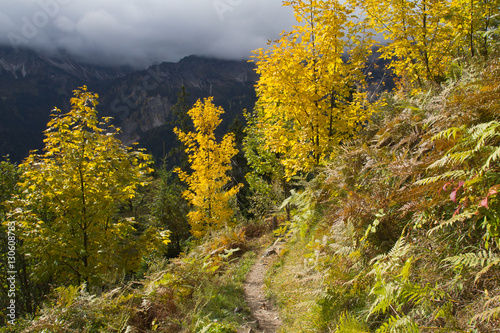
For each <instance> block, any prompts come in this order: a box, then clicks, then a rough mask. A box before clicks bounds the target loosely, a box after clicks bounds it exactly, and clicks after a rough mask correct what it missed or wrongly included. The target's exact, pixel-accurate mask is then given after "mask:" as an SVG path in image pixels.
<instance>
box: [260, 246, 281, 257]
mask: <svg viewBox="0 0 500 333" xmlns="http://www.w3.org/2000/svg"><path fill="white" fill-rule="evenodd" d="M274 254H278V253H277V252H276V249H275V248H274V247H271V248H269V249H267V250H266V251H264V253H263V254H262V256H263V257H270V256H272V255H274Z"/></svg>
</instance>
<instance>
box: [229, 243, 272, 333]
mask: <svg viewBox="0 0 500 333" xmlns="http://www.w3.org/2000/svg"><path fill="white" fill-rule="evenodd" d="M274 254H276V250H275V248H274V247H271V248H269V249H268V250H266V251H265V252H264V254H263V255H262V256H260V257H259V260H257V262H256V263H255V264H254V265H253V267H252V268H251V270H250V272H249V273H248V276H247V280H246V281H245V285H244V289H245V298H246V300H247V303H248V306H249V307H250V310H251V311H252V316H253V317H254V320H255V321H254V322H251V323H248V324H247V325H246V326H245V327H243V328H241V329H240V330H238V332H241V333H250V332H254V333H262V332H265V333H274V332H277V330H278V328H279V327H280V326H281V320H280V319H279V317H278V313H277V312H276V311H274V310H273V307H272V306H271V304H269V302H268V301H267V300H266V296H265V294H264V289H263V286H264V277H265V275H266V271H267V267H266V266H267V262H268V261H269V257H270V256H271V255H274Z"/></svg>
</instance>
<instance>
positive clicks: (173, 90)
mask: <svg viewBox="0 0 500 333" xmlns="http://www.w3.org/2000/svg"><path fill="white" fill-rule="evenodd" d="M256 79H257V76H256V74H255V72H254V70H253V65H252V64H249V63H247V62H246V61H225V60H216V59H207V58H201V57H196V56H190V57H187V58H184V59H182V60H181V61H180V62H178V63H162V64H158V65H154V66H151V67H150V68H148V69H146V70H141V71H133V70H132V69H131V68H107V67H96V66H90V65H82V64H79V63H77V62H75V61H72V60H69V59H66V58H64V57H63V56H59V57H57V58H55V57H47V56H43V55H40V54H37V53H34V52H32V51H27V50H26V51H23V50H21V51H18V52H16V51H14V50H12V49H8V48H4V49H1V48H0V156H5V155H9V156H10V158H11V160H13V161H20V160H22V159H23V158H24V157H26V156H27V154H28V153H29V150H32V149H41V148H42V147H43V143H42V140H43V130H45V128H46V125H47V122H48V120H49V114H50V111H51V110H52V109H53V108H54V107H56V106H57V107H58V108H60V109H61V110H63V111H65V110H68V109H69V99H70V98H71V97H72V91H73V90H74V89H76V88H78V87H80V86H82V85H84V84H85V85H87V86H88V88H89V90H90V91H93V92H96V93H98V94H99V103H100V105H99V106H98V111H99V114H100V116H112V117H113V118H114V122H115V125H116V126H118V127H121V129H122V131H123V133H122V137H121V139H122V141H123V142H125V143H132V142H135V141H138V142H140V143H141V145H142V146H144V147H146V148H148V149H149V150H150V151H151V152H152V153H153V154H154V155H155V156H156V157H157V158H160V157H161V156H162V155H163V154H165V153H166V152H168V150H169V149H170V148H171V147H173V146H175V145H176V140H175V136H174V134H173V132H172V128H173V125H171V124H169V122H170V121H171V120H172V112H171V111H172V106H173V105H174V104H175V103H176V102H177V98H178V96H177V95H178V93H179V91H180V90H181V87H182V86H185V88H186V91H187V92H188V93H189V101H188V102H189V104H190V105H192V104H194V103H195V102H196V100H197V99H198V98H205V97H209V96H214V103H215V104H216V105H220V106H222V107H223V108H224V110H225V111H226V113H225V115H224V121H223V125H222V126H221V128H220V132H221V133H222V132H223V131H224V130H225V129H227V126H228V125H229V124H230V123H231V121H232V120H233V119H234V118H238V117H241V114H242V110H243V109H245V108H247V109H251V108H252V107H253V105H254V103H255V92H254V88H253V86H254V84H255V81H256Z"/></svg>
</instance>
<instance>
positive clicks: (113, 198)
mask: <svg viewBox="0 0 500 333" xmlns="http://www.w3.org/2000/svg"><path fill="white" fill-rule="evenodd" d="M74 93H75V97H74V98H72V99H71V105H72V107H71V110H70V111H69V112H68V113H65V114H61V111H60V110H59V109H57V108H56V109H54V111H53V113H52V119H51V120H50V122H49V123H48V128H47V130H46V131H45V140H44V142H45V148H44V153H43V154H37V153H36V152H32V153H31V154H30V155H29V157H28V158H27V159H26V160H25V161H24V163H23V164H21V165H20V168H21V170H22V182H21V183H20V188H21V191H22V194H21V195H20V196H19V197H18V198H17V200H15V202H14V204H15V207H14V209H13V212H12V216H11V218H12V219H16V222H17V224H18V225H19V227H20V229H21V230H22V235H20V238H22V240H23V247H22V249H21V250H22V252H23V253H24V254H25V255H26V256H27V257H28V258H29V259H30V260H32V266H31V268H32V270H33V273H34V277H35V279H36V280H41V281H50V282H51V283H54V284H55V285H57V284H64V285H68V284H76V285H79V284H81V283H83V282H86V283H87V284H90V285H100V284H102V283H103V278H112V277H113V276H115V277H117V278H119V277H120V276H122V274H125V273H127V272H130V271H133V270H134V269H136V268H137V267H138V266H139V264H140V262H141V257H142V255H144V254H145V253H149V252H151V251H152V250H153V249H155V248H156V247H157V246H159V245H160V244H161V241H164V242H167V243H168V232H167V231H161V230H158V229H154V228H148V229H146V230H144V231H143V232H142V233H141V232H138V230H137V228H136V223H135V221H134V219H133V218H124V217H120V216H119V214H118V210H119V208H120V206H121V205H125V204H127V203H128V201H129V200H130V199H132V198H133V197H134V196H135V195H136V193H137V190H138V188H139V187H140V186H142V185H145V184H146V183H147V182H148V175H149V174H150V173H151V171H152V169H151V168H150V163H151V159H150V157H149V155H147V154H145V153H144V152H143V151H141V150H133V149H132V148H128V147H125V146H124V145H122V143H121V142H120V140H119V139H117V138H116V134H117V133H118V130H117V129H114V128H113V127H112V126H110V125H108V122H109V120H110V119H109V118H103V119H102V120H99V119H98V118H97V110H96V106H97V104H98V102H97V97H98V96H97V95H96V94H93V93H90V92H87V88H86V87H85V86H84V87H82V88H81V89H79V90H75V92H74ZM106 125H108V127H107V128H106V127H105V126H106Z"/></svg>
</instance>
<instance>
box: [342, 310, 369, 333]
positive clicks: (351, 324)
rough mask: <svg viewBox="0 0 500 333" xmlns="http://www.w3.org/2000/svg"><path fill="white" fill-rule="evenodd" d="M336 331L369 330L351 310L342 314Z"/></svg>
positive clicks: (354, 332)
mask: <svg viewBox="0 0 500 333" xmlns="http://www.w3.org/2000/svg"><path fill="white" fill-rule="evenodd" d="M335 332H336V333H368V332H369V330H368V328H367V327H366V325H365V324H364V323H361V322H360V321H358V320H357V319H356V317H354V316H353V315H352V314H350V313H349V312H344V313H342V315H341V316H340V319H339V323H338V325H337V329H336V331H335Z"/></svg>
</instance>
